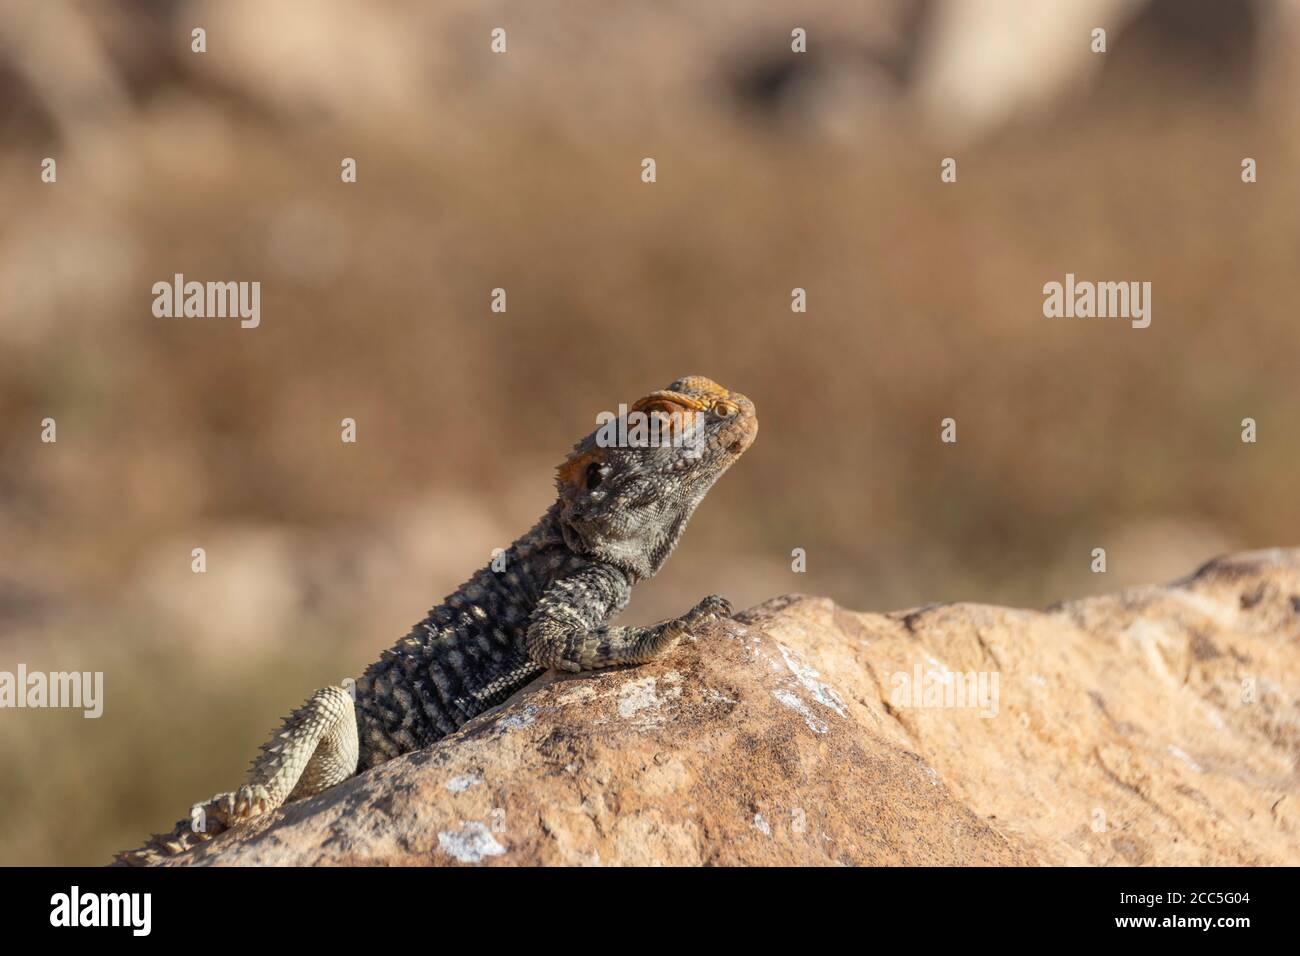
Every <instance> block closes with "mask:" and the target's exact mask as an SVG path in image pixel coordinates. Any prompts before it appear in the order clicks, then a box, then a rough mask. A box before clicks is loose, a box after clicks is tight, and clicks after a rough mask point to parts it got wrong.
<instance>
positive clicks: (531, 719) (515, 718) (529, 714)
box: [496, 704, 537, 730]
mask: <svg viewBox="0 0 1300 956" xmlns="http://www.w3.org/2000/svg"><path fill="white" fill-rule="evenodd" d="M536 720H537V708H536V707H534V706H533V705H532V704H529V705H528V706H527V707H525V708H524V709H523V710H521V711H520V712H519V713H517V714H508V715H507V716H505V717H502V718H501V719H500V720H498V721H497V722H496V725H497V726H498V727H500V728H501V729H502V730H522V729H523V728H524V727H529V726H532V724H533V723H535V722H536Z"/></svg>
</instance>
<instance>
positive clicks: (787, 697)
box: [772, 690, 830, 734]
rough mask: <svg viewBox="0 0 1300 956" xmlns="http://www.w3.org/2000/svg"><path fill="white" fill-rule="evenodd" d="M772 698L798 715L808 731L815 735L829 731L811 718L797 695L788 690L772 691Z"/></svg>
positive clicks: (823, 723) (807, 709)
mask: <svg viewBox="0 0 1300 956" xmlns="http://www.w3.org/2000/svg"><path fill="white" fill-rule="evenodd" d="M772 696H773V697H775V698H776V699H777V700H779V701H780V702H781V703H783V704H785V706H787V707H789V708H790V709H791V710H793V711H795V712H796V713H798V714H799V716H800V717H802V718H803V722H804V723H805V724H807V725H808V729H809V730H811V731H812V732H813V733H815V734H824V733H826V731H828V730H830V727H828V726H827V725H826V724H825V722H823V721H820V720H818V719H817V718H816V717H815V716H813V712H812V710H810V709H809V707H808V705H807V704H805V703H804V702H803V700H801V699H800V697H799V695H798V694H793V693H791V692H790V691H788V690H774V691H772Z"/></svg>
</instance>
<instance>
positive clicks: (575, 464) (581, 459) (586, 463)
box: [556, 449, 605, 488]
mask: <svg viewBox="0 0 1300 956" xmlns="http://www.w3.org/2000/svg"><path fill="white" fill-rule="evenodd" d="M604 460H605V459H604V455H603V454H602V453H601V452H600V450H599V449H593V450H591V451H585V452H583V453H582V454H581V455H574V456H572V457H571V458H569V459H568V460H567V461H565V462H564V464H562V465H561V466H560V467H559V468H557V469H556V475H557V477H558V480H559V481H560V482H561V483H562V484H566V485H573V486H574V487H575V488H576V487H581V486H582V485H583V484H585V483H586V481H587V469H588V468H589V467H590V466H591V465H592V463H593V462H601V461H604Z"/></svg>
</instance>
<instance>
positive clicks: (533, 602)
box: [117, 375, 758, 864]
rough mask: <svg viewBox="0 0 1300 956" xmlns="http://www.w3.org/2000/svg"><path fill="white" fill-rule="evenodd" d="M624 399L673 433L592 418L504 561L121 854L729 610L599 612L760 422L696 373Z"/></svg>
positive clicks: (326, 777)
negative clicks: (619, 428)
mask: <svg viewBox="0 0 1300 956" xmlns="http://www.w3.org/2000/svg"><path fill="white" fill-rule="evenodd" d="M631 411H633V412H641V413H643V414H644V415H648V416H652V417H654V418H656V419H657V421H658V422H660V423H662V424H663V425H664V426H665V429H666V430H665V432H664V433H665V434H668V435H669V436H670V439H671V437H672V436H676V437H677V438H678V439H679V440H678V441H672V440H668V441H662V440H661V441H660V442H659V443H658V444H655V445H653V446H650V447H646V446H645V444H644V443H640V444H638V445H637V446H636V447H627V446H623V447H619V446H613V447H610V446H608V445H607V444H606V443H604V442H602V441H601V440H600V438H599V436H601V429H597V430H596V431H595V432H593V433H592V434H590V435H588V436H587V437H586V438H585V439H583V440H582V441H581V442H579V443H578V444H577V445H576V446H575V447H574V450H573V452H572V453H571V454H570V455H569V457H568V459H567V460H566V461H565V462H564V464H562V465H561V466H560V468H559V470H558V473H557V477H556V488H557V490H558V497H557V499H556V502H555V504H554V505H552V506H551V507H550V508H549V509H548V510H547V512H546V514H544V515H543V516H542V518H541V520H540V521H538V523H537V524H536V525H535V526H534V527H533V528H532V530H530V531H529V532H528V533H527V534H525V535H524V536H523V537H521V538H520V539H519V540H517V541H516V542H515V543H514V544H512V545H511V546H510V549H509V550H508V551H507V552H506V553H505V555H504V562H500V561H498V562H497V568H500V570H497V569H496V568H494V567H493V566H492V565H489V566H488V567H486V568H483V569H482V570H481V571H479V572H478V573H477V574H475V575H474V576H473V577H472V578H470V579H469V581H467V582H466V583H465V584H463V585H462V586H461V587H460V588H459V589H458V590H457V591H456V592H455V593H454V594H452V595H450V596H449V597H448V598H447V599H446V600H445V601H444V602H443V603H442V604H441V605H439V606H438V607H435V608H434V609H433V610H432V611H430V612H429V616H428V617H426V618H425V619H424V620H423V621H421V622H420V623H419V624H417V625H416V626H415V627H414V628H412V630H411V632H410V633H409V634H407V635H406V637H404V638H402V639H401V640H399V641H398V642H397V643H396V644H394V645H393V646H392V647H390V648H389V649H388V650H386V651H384V652H383V653H382V654H381V655H380V658H379V660H378V661H376V662H375V663H374V664H371V665H370V666H369V667H368V668H366V671H365V673H364V674H363V675H362V676H361V677H360V678H359V679H358V680H357V681H356V684H355V688H354V694H353V693H349V692H348V691H347V690H346V689H344V688H343V687H327V688H325V689H323V690H320V691H317V692H316V694H314V695H313V696H312V697H311V698H310V699H309V700H308V701H307V702H306V703H305V704H303V705H302V706H301V707H299V708H298V709H297V710H295V711H294V712H293V713H292V714H290V715H289V716H288V717H287V718H285V720H284V723H283V725H282V726H281V728H280V730H278V731H277V732H276V734H275V735H274V736H273V737H272V738H271V740H270V742H268V743H267V744H264V745H263V747H262V754H261V756H259V757H258V758H257V759H256V760H255V761H254V762H253V765H252V768H251V770H250V772H249V779H248V782H247V783H246V784H245V785H244V786H242V787H240V788H239V789H238V790H236V791H233V792H230V793H220V794H217V795H216V796H214V797H213V798H212V799H210V800H208V801H206V802H204V803H201V804H196V805H195V806H194V808H193V810H192V811H191V816H190V818H188V819H185V820H181V821H180V822H178V823H177V824H176V827H175V828H174V829H173V830H172V831H171V832H170V833H166V834H159V835H156V836H154V837H152V838H151V839H150V840H149V842H148V843H146V844H145V845H144V846H143V847H141V848H139V849H137V850H130V851H126V852H124V853H120V854H118V857H117V859H118V862H121V863H133V864H140V863H150V862H155V861H156V860H158V859H160V858H161V857H165V856H170V855H174V854H177V853H182V852H184V851H185V850H187V849H189V848H190V847H192V846H194V845H195V844H197V843H200V842H202V841H204V840H206V839H210V838H211V837H212V836H214V835H215V834H217V833H220V832H222V831H223V830H225V829H228V828H229V827H232V826H235V825H237V824H239V823H241V822H243V821H245V820H248V819H251V818H253V817H256V816H259V815H261V814H264V813H268V812H270V811H271V810H274V809H275V808H276V807H279V806H280V805H281V804H283V803H285V802H287V801H290V800H298V799H301V798H303V797H308V796H311V795H313V794H316V793H320V792H321V791H322V790H325V789H327V788H328V787H332V786H334V785H335V784H337V783H340V782H342V781H343V780H346V779H347V778H348V777H351V776H352V775H353V774H355V773H357V772H358V771H359V770H366V769H369V768H371V767H374V766H376V765H377V764H380V763H383V762H384V761H385V760H389V759H391V758H393V757H396V756H398V755H399V754H404V753H407V752H409V751H412V750H418V749H420V748H422V747H427V746H429V745H430V744H432V743H434V742H435V741H437V740H439V739H441V738H442V737H445V736H446V735H447V734H450V733H452V732H453V731H455V730H456V729H457V728H458V727H460V726H461V725H463V724H464V723H465V722H466V721H469V720H471V719H473V718H474V717H476V716H477V715H478V714H481V713H482V712H483V711H485V710H487V709H488V708H490V707H494V706H496V705H497V704H500V703H502V702H503V701H505V700H506V699H507V698H509V697H510V696H511V695H513V694H514V693H516V692H517V691H519V690H520V689H522V688H523V687H524V686H525V685H526V684H528V683H529V682H530V681H532V680H533V679H534V678H535V677H537V676H538V675H539V674H541V673H542V672H543V671H545V670H546V669H547V668H550V667H554V668H558V669H561V670H568V671H584V670H594V669H597V668H601V667H611V666H615V665H619V664H639V663H644V662H645V661H649V660H653V659H654V658H656V657H659V656H660V655H662V654H664V653H665V652H667V651H668V650H669V649H671V648H672V647H673V645H675V644H676V643H677V641H678V640H680V639H681V638H682V637H683V636H684V635H686V634H689V633H692V632H694V631H697V630H698V629H699V628H701V627H702V626H703V625H705V624H706V623H708V622H709V621H711V620H714V619H716V618H718V617H725V616H728V615H730V613H731V608H730V605H728V603H727V601H726V600H725V599H723V598H721V597H718V596H717V595H711V596H709V597H706V598H705V599H704V600H702V601H700V603H699V604H697V605H696V606H695V607H694V608H692V609H691V610H690V611H688V612H687V613H686V614H684V615H682V616H681V617H678V618H674V619H673V620H670V621H664V622H662V623H660V624H656V625H654V626H652V627H610V626H609V624H608V622H609V621H610V620H611V619H612V618H613V617H614V616H615V615H617V614H618V613H619V612H620V611H622V610H623V608H624V607H626V606H627V602H628V599H629V598H630V597H631V594H632V588H633V586H634V585H635V584H636V583H637V582H638V581H642V580H644V579H646V578H649V577H652V576H653V575H654V574H655V573H656V572H657V571H658V570H659V568H660V567H662V566H663V563H664V561H666V560H667V559H668V556H669V555H670V554H671V553H672V551H673V548H675V547H676V545H677V541H678V539H679V538H680V537H681V534H682V531H683V530H684V529H685V527H686V524H687V522H688V521H689V520H690V517H691V515H692V514H693V513H694V511H695V508H696V506H697V505H698V504H699V503H700V501H701V500H703V498H704V496H705V495H706V494H707V493H708V491H709V489H710V488H712V487H713V483H714V482H715V481H717V479H718V478H719V477H720V476H721V475H722V473H723V472H724V471H726V470H727V469H728V468H729V467H730V466H731V465H732V463H733V462H735V461H736V459H737V458H739V457H740V456H741V455H742V454H744V452H745V450H746V449H747V448H748V447H749V446H750V444H751V443H752V442H753V440H754V437H755V435H756V434H757V433H758V418H757V416H756V415H755V412H754V405H753V403H752V402H750V401H749V399H747V398H746V397H745V396H743V395H741V394H739V393H737V392H730V391H728V390H727V389H725V388H723V387H722V386H720V385H718V384H716V383H715V382H712V381H710V380H709V379H707V378H704V377H703V376H698V375H693V376H688V377H686V378H682V379H678V380H677V381H676V382H673V383H672V384H671V385H669V386H668V388H666V389H663V390H661V391H657V392H652V393H650V394H649V395H647V396H645V397H644V398H642V399H641V400H640V401H638V402H636V403H635V404H634V405H633V406H632V409H631ZM683 415H684V416H688V417H689V416H692V415H693V416H694V418H691V419H689V420H684V419H683V418H682V417H681V416H683ZM668 426H671V428H670V429H669V428H668ZM682 437H687V438H690V439H692V440H690V441H686V442H683V441H681V440H680V439H681V438H682ZM628 444H632V443H631V442H629V443H628ZM693 450H694V452H695V453H694V454H693V453H692V451H693ZM196 820H200V821H202V826H201V827H199V828H196V826H195V821H196Z"/></svg>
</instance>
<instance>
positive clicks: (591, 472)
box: [587, 461, 605, 491]
mask: <svg viewBox="0 0 1300 956" xmlns="http://www.w3.org/2000/svg"><path fill="white" fill-rule="evenodd" d="M604 478H605V466H604V465H602V464H601V463H600V462H598V461H593V462H592V463H591V464H590V465H588V466H587V490H588V491H591V490H592V489H594V488H595V487H596V486H597V485H599V484H600V483H601V481H603V480H604Z"/></svg>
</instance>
